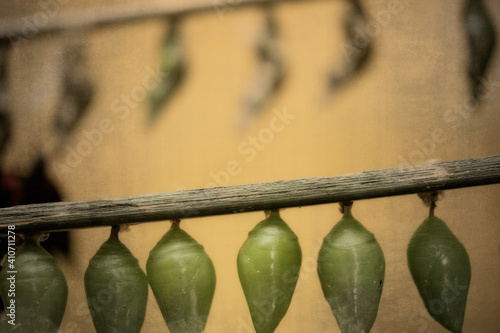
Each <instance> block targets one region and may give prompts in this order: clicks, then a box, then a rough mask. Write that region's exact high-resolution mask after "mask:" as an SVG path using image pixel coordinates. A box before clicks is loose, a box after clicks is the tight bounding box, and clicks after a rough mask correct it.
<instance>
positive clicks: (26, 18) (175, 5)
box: [0, 0, 304, 42]
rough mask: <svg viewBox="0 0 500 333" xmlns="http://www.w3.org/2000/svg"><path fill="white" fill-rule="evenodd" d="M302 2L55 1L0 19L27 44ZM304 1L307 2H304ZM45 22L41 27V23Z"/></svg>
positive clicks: (3, 32) (3, 29) (9, 34)
mask: <svg viewBox="0 0 500 333" xmlns="http://www.w3.org/2000/svg"><path fill="white" fill-rule="evenodd" d="M292 1H300V0H271V1H270V0H214V1H189V2H187V1H160V2H158V1H152V2H143V1H141V2H138V3H136V4H133V3H130V4H126V5H124V4H119V5H107V6H105V5H101V6H93V7H89V8H84V9H71V10H69V9H68V10H66V9H64V4H66V3H67V0H64V1H63V0H54V1H52V3H51V4H50V5H48V6H38V7H39V8H38V11H35V12H33V13H31V14H26V15H23V16H21V17H10V18H2V19H0V38H4V37H5V38H9V39H10V40H11V41H13V42H15V41H17V40H19V41H23V42H25V41H26V40H29V39H32V38H34V37H36V36H38V35H41V34H43V33H48V32H60V31H68V30H71V29H78V28H94V27H99V26H104V25H111V24H122V23H128V22H134V21H140V20H146V19H151V18H161V17H168V16H174V15H175V16H186V15H190V14H195V13H201V12H210V11H212V12H214V13H218V14H219V16H222V15H225V14H226V13H229V12H231V11H234V10H235V9H240V8H246V7H248V6H252V5H260V4H266V3H279V2H292ZM302 1H304V0H302ZM39 21H40V22H41V23H40V24H37V22H39Z"/></svg>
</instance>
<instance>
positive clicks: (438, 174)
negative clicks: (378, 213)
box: [0, 155, 500, 231]
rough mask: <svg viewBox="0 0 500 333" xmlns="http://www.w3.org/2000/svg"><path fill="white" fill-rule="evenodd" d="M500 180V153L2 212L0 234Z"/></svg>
mask: <svg viewBox="0 0 500 333" xmlns="http://www.w3.org/2000/svg"><path fill="white" fill-rule="evenodd" d="M499 182H500V155H496V156H490V157H482V158H474V159H467V160H459V161H450V162H442V163H436V164H432V165H427V166H418V167H401V168H391V169H382V170H372V171H365V172H361V173H355V174H346V175H341V176H332V177H322V178H303V179H293V180H280V181H275V182H267V183H255V184H247V185H236V186H226V187H213V188H204V189H195V190H183V191H176V192H168V193H157V194H148V195H139V196H133V197H123V198H116V199H109V200H97V201H87V202H57V203H48V204H37V205H25V206H16V207H9V208H3V209H0V221H1V223H0V230H2V231H5V230H6V228H7V226H8V225H15V226H16V230H24V231H35V230H36V231H49V230H65V229H73V228H88V227H96V226H109V225H115V224H123V223H140V222H150V221H159V220H171V219H183V218H192V217H201V216H210V215H222V214H234V213H240V212H249V211H260V210H269V209H276V208H285V207H298V206H307V205H317V204H324V203H332V202H340V201H349V200H360V199H369V198H377V197H388V196H394V195H404V194H411V193H420V192H428V191H435V190H446V189H453V188H461V187H469V186H480V185H487V184H495V183H499Z"/></svg>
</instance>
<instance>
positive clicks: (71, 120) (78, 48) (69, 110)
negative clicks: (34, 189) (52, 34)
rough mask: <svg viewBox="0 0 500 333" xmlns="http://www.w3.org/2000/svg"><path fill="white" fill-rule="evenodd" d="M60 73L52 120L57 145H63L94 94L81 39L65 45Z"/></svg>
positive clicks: (83, 114)
mask: <svg viewBox="0 0 500 333" xmlns="http://www.w3.org/2000/svg"><path fill="white" fill-rule="evenodd" d="M62 73H63V74H62V75H63V80H62V81H63V89H64V90H63V93H62V96H61V97H60V101H59V104H58V107H57V111H56V114H55V120H54V125H55V129H56V133H57V135H58V141H59V142H58V143H59V147H61V146H62V145H64V139H65V138H66V137H67V136H68V135H69V134H70V133H71V132H72V131H73V130H74V129H75V127H76V125H77V124H78V123H79V122H80V120H81V119H82V118H83V117H84V116H85V114H86V113H87V111H88V109H89V106H90V103H91V101H92V98H93V96H94V85H93V83H92V80H91V78H90V73H89V70H88V66H87V61H86V59H85V55H84V44H83V43H82V42H81V41H77V42H75V41H71V42H69V45H68V46H67V47H66V51H65V57H64V65H63V71H62Z"/></svg>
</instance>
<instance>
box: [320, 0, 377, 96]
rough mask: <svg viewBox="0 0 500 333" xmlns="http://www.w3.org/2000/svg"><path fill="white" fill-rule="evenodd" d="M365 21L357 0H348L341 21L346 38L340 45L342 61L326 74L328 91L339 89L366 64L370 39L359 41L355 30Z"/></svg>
mask: <svg viewBox="0 0 500 333" xmlns="http://www.w3.org/2000/svg"><path fill="white" fill-rule="evenodd" d="M366 22H367V18H366V14H365V12H364V10H363V7H362V6H361V3H360V2H359V0H350V1H349V9H348V12H347V14H346V16H345V18H344V23H343V26H344V33H345V36H346V39H347V40H346V41H344V42H343V43H342V44H341V46H340V48H341V50H342V54H343V56H344V57H343V59H344V61H343V63H342V64H340V65H337V66H335V67H334V68H333V69H332V70H330V72H329V74H328V91H329V93H332V92H334V91H335V90H337V89H339V88H340V87H341V86H342V85H344V84H345V83H346V82H347V81H349V80H350V79H352V78H353V77H354V76H355V74H356V73H358V72H359V71H361V70H362V69H363V68H364V67H365V65H366V64H367V62H368V59H369V57H370V54H371V51H372V40H371V38H366V39H364V40H363V41H362V42H360V41H359V38H356V37H357V36H358V35H357V31H360V30H363V29H364V27H365V26H366Z"/></svg>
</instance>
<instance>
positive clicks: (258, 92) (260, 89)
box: [239, 6, 285, 128]
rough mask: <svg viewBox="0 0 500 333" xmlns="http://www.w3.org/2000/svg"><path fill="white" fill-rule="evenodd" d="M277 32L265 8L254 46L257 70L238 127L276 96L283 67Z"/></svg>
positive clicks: (269, 11)
mask: <svg viewBox="0 0 500 333" xmlns="http://www.w3.org/2000/svg"><path fill="white" fill-rule="evenodd" d="M278 30H279V29H278V24H277V22H276V18H275V16H274V13H273V9H272V8H271V7H270V6H266V7H265V27H264V30H263V32H262V34H261V36H260V38H259V40H258V42H257V45H256V46H257V57H258V62H259V64H258V69H257V73H256V77H255V78H254V81H253V82H252V84H251V86H250V87H249V89H248V91H247V93H246V95H245V96H244V98H243V105H242V111H241V115H240V119H239V125H240V127H243V128H244V127H246V126H248V125H249V123H250V122H251V121H252V120H253V119H254V117H255V114H256V113H257V112H258V111H259V110H260V109H262V108H263V107H264V105H265V104H266V103H267V102H268V101H269V99H270V98H271V97H272V96H273V95H274V94H276V92H277V91H278V90H279V88H280V86H281V83H282V82H283V78H284V76H285V68H284V67H285V66H284V61H283V54H282V52H281V48H280V45H279V31H278Z"/></svg>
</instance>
